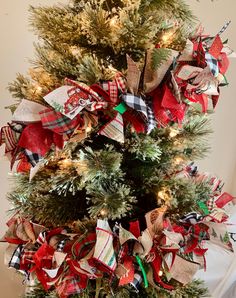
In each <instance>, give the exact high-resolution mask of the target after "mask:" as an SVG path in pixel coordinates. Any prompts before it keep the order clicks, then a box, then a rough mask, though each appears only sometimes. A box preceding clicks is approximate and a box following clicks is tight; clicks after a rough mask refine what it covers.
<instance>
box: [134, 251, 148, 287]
mask: <svg viewBox="0 0 236 298" xmlns="http://www.w3.org/2000/svg"><path fill="white" fill-rule="evenodd" d="M135 257H136V260H137V262H138V264H139V267H140V269H141V271H142V275H143V280H144V287H145V288H147V287H148V280H147V274H146V272H145V269H144V267H143V264H142V261H141V259H140V257H139V256H138V255H136V256H135Z"/></svg>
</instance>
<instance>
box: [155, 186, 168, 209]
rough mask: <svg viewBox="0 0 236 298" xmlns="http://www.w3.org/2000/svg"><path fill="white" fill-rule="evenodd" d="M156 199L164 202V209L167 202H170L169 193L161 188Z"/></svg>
mask: <svg viewBox="0 0 236 298" xmlns="http://www.w3.org/2000/svg"><path fill="white" fill-rule="evenodd" d="M157 197H158V199H161V200H162V201H164V202H165V204H166V206H165V208H166V207H167V205H168V204H169V202H170V201H171V192H170V190H169V189H167V188H163V189H161V190H160V191H158V193H157Z"/></svg>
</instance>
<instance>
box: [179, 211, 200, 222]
mask: <svg viewBox="0 0 236 298" xmlns="http://www.w3.org/2000/svg"><path fill="white" fill-rule="evenodd" d="M202 219H203V216H202V215H200V214H198V213H197V212H190V213H188V214H186V215H184V216H183V217H181V219H180V220H179V221H180V222H182V223H190V224H192V225H195V224H197V223H198V222H199V221H201V220H202Z"/></svg>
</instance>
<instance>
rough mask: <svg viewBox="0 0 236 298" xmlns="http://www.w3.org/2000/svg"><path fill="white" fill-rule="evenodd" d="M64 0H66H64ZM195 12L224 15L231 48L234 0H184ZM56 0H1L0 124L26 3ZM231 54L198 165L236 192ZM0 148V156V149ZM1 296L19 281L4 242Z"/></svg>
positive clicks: (27, 42) (23, 48)
mask: <svg viewBox="0 0 236 298" xmlns="http://www.w3.org/2000/svg"><path fill="white" fill-rule="evenodd" d="M64 2H67V1H66V0H65V1H64ZM187 2H188V3H189V4H190V5H191V7H192V9H193V10H194V12H195V13H196V15H197V16H198V17H199V19H200V20H201V21H202V23H203V24H204V26H205V28H206V31H207V32H210V33H217V31H218V30H219V29H220V28H221V26H222V25H223V24H224V23H225V22H226V21H227V20H229V19H231V20H232V24H231V27H230V28H229V29H228V31H227V33H225V37H226V38H227V37H229V39H230V44H231V45H232V47H233V48H234V49H236V35H235V33H236V30H235V26H236V19H235V11H236V1H235V0H215V1H214V2H213V3H212V2H211V1H210V0H201V1H200V2H197V1H196V0H189V1H187ZM52 3H56V1H52V0H38V1H37V0H21V1H16V0H8V1H3V0H1V2H0V28H1V29H0V41H1V48H0V66H1V68H0V86H1V88H0V115H1V116H0V126H2V125H4V124H5V123H6V122H7V121H9V120H10V118H11V116H10V112H9V111H7V110H5V109H4V108H3V107H4V106H6V105H9V104H10V103H12V102H13V100H12V98H11V95H10V94H9V93H8V92H7V90H6V89H5V88H6V86H7V84H8V82H11V81H13V80H14V78H15V74H16V73H17V72H21V73H25V72H26V71H27V68H28V67H29V64H28V61H27V58H31V57H32V56H33V45H32V43H33V41H34V40H35V37H34V36H33V35H32V33H31V32H29V27H28V22H27V17H28V12H27V9H28V5H30V4H31V5H38V4H42V5H45V4H46V5H51V4H52ZM235 74H236V60H235V61H231V68H230V70H229V72H228V74H227V77H228V80H229V82H230V86H229V87H226V88H224V89H222V94H221V98H220V102H219V104H218V106H217V111H216V114H215V115H214V117H213V128H214V130H215V132H214V134H213V136H212V138H211V140H210V142H211V146H212V153H211V154H210V156H209V157H208V158H207V159H206V160H204V161H202V162H201V163H200V165H201V169H202V170H204V171H209V172H212V173H215V174H218V175H219V176H220V177H222V179H223V180H224V181H225V182H226V185H225V189H226V190H228V191H233V193H234V194H235V195H236V185H235V186H234V180H235V178H236V158H235V154H236V133H235V128H236V126H235V112H236V98H235V94H236V76H235ZM2 149H3V148H1V149H0V156H2V155H3V154H2V152H3V150H2ZM0 169H1V171H0V189H1V192H0V202H1V209H0V234H1V235H2V234H3V233H4V231H5V222H6V220H7V216H6V211H7V210H8V209H9V205H8V203H7V201H6V199H5V195H6V192H7V191H8V190H9V182H8V180H7V173H8V171H9V163H8V161H5V160H3V158H1V159H0ZM0 291H1V292H0V297H2V298H16V297H19V296H20V295H21V292H22V291H23V287H22V285H21V283H20V282H19V278H18V276H17V275H16V274H15V273H14V271H12V270H8V269H7V268H6V267H5V266H4V265H3V245H2V244H1V249H0Z"/></svg>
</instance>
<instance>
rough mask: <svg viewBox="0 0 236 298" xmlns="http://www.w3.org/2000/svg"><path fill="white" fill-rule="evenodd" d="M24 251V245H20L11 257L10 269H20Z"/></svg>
mask: <svg viewBox="0 0 236 298" xmlns="http://www.w3.org/2000/svg"><path fill="white" fill-rule="evenodd" d="M22 250H23V245H18V246H17V248H16V250H15V251H14V253H13V255H12V257H11V260H10V262H9V264H8V266H9V267H11V268H15V269H17V270H19V269H20V261H21V254H22Z"/></svg>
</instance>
